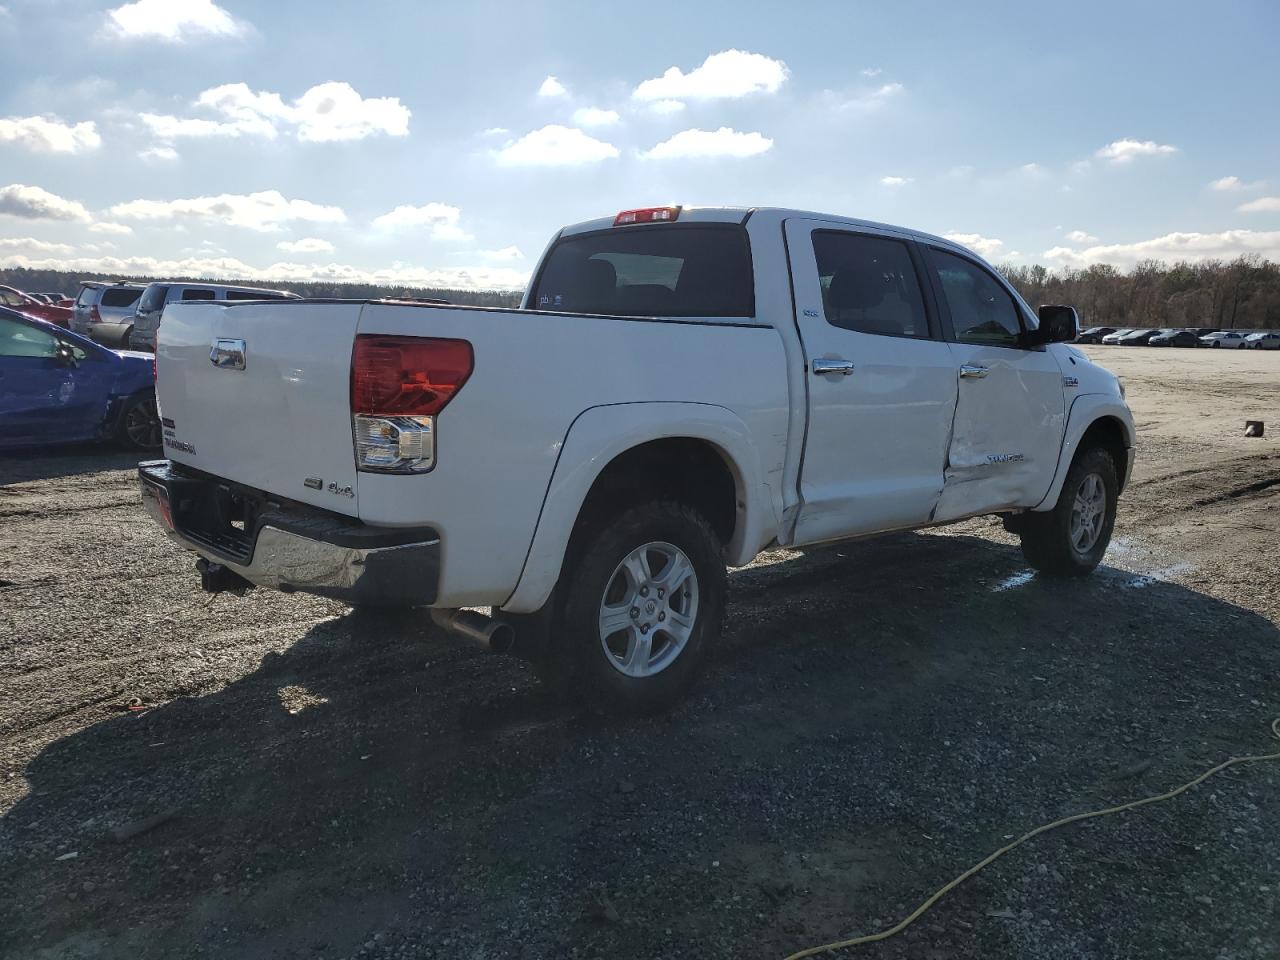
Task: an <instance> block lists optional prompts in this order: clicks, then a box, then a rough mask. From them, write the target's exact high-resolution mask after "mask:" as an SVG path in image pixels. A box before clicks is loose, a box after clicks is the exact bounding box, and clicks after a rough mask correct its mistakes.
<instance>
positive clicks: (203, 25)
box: [107, 0, 248, 43]
mask: <svg viewBox="0 0 1280 960" xmlns="http://www.w3.org/2000/svg"><path fill="white" fill-rule="evenodd" d="M107 26H108V29H109V30H110V32H111V33H113V34H115V35H116V36H117V37H122V38H125V39H131V40H132V39H141V38H148V39H158V40H165V41H168V42H170V43H182V42H184V41H186V40H190V39H192V38H193V37H197V36H220V37H236V36H240V35H242V34H244V33H245V32H247V29H248V27H247V25H246V24H245V23H243V22H241V21H239V20H236V19H235V18H234V17H233V16H231V14H229V13H227V11H226V10H224V9H223V8H222V7H220V6H218V5H217V4H216V3H214V2H213V0H136V2H134V3H126V4H123V5H122V6H119V7H116V8H115V9H114V10H109V11H108V12H107Z"/></svg>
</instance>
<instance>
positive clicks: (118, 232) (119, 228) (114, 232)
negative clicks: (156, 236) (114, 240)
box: [89, 220, 133, 237]
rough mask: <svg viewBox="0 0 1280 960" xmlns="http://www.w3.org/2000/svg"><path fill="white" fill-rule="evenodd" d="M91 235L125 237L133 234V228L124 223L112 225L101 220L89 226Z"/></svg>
mask: <svg viewBox="0 0 1280 960" xmlns="http://www.w3.org/2000/svg"><path fill="white" fill-rule="evenodd" d="M89 232H90V233H106V234H110V235H111V236H113V237H114V236H124V235H125V234H128V233H133V227H131V226H129V225H128V224H124V223H111V222H110V221H107V220H99V221H98V222H97V223H91V224H89Z"/></svg>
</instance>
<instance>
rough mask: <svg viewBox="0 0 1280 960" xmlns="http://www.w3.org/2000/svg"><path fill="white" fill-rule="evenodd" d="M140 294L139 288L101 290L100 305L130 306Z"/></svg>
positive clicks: (136, 300)
mask: <svg viewBox="0 0 1280 960" xmlns="http://www.w3.org/2000/svg"><path fill="white" fill-rule="evenodd" d="M140 296H142V291H141V290H136V289H135V290H129V289H125V290H120V289H115V288H113V289H111V290H104V291H103V292H102V306H104V307H131V306H133V305H134V304H135V303H137V302H138V298H139V297H140Z"/></svg>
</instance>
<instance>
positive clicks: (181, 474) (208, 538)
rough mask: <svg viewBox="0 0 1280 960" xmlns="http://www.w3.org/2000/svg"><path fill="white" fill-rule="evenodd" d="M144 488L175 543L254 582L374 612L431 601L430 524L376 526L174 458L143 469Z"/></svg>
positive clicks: (436, 565)
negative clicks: (190, 466)
mask: <svg viewBox="0 0 1280 960" xmlns="http://www.w3.org/2000/svg"><path fill="white" fill-rule="evenodd" d="M138 482H139V485H140V487H141V491H142V504H143V506H144V507H145V508H146V511H147V513H149V514H150V515H151V517H152V519H154V520H155V521H156V522H157V523H158V524H160V526H161V527H163V528H164V530H165V532H166V533H167V534H168V535H169V537H170V538H171V539H173V540H174V541H176V542H177V543H179V544H180V545H182V546H183V547H186V548H187V549H188V550H192V551H194V552H196V553H198V554H200V556H202V557H204V558H206V559H207V560H209V561H211V562H213V563H217V564H221V565H223V566H224V567H226V568H227V569H228V570H230V571H232V572H234V573H236V574H238V575H239V576H241V577H243V578H244V579H245V580H248V581H249V582H250V583H252V584H255V585H257V586H261V587H270V588H272V589H275V590H282V591H284V592H286V593H291V592H293V591H301V592H303V593H314V594H316V595H318V596H322V597H330V598H332V599H335V600H342V601H344V602H346V603H352V604H361V605H368V606H393V607H406V606H429V605H431V604H432V603H434V602H435V599H436V593H437V584H438V581H439V574H440V539H439V537H438V536H437V535H436V534H435V531H433V530H431V529H429V528H424V527H418V528H400V527H371V526H368V525H366V524H363V523H360V522H359V521H357V520H352V519H351V518H349V517H343V516H340V515H338V514H331V513H327V512H326V511H323V510H317V509H315V508H313V507H306V506H303V505H301V504H292V503H287V502H280V501H277V500H273V499H271V498H270V497H267V496H266V495H265V494H262V493H261V492H259V491H252V490H248V489H245V488H242V487H238V486H236V485H235V484H231V483H229V482H227V481H221V480H219V479H218V478H215V477H209V476H206V475H202V474H196V473H195V472H193V471H186V470H182V469H179V468H175V467H174V466H173V465H172V464H171V463H170V461H168V460H153V461H148V462H145V463H140V464H138ZM236 521H238V522H236Z"/></svg>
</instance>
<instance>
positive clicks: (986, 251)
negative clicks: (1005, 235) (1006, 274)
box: [943, 233, 1017, 260]
mask: <svg viewBox="0 0 1280 960" xmlns="http://www.w3.org/2000/svg"><path fill="white" fill-rule="evenodd" d="M943 237H945V238H946V239H948V240H950V241H951V242H952V243H958V244H960V246H962V247H968V248H969V249H970V250H973V251H975V252H977V254H978V255H979V256H980V257H984V258H985V259H987V260H994V259H995V258H996V257H1013V256H1017V251H1014V250H1010V251H1005V249H1004V241H1003V240H996V239H995V238H994V237H984V236H983V235H982V234H980V233H944V234H943Z"/></svg>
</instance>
